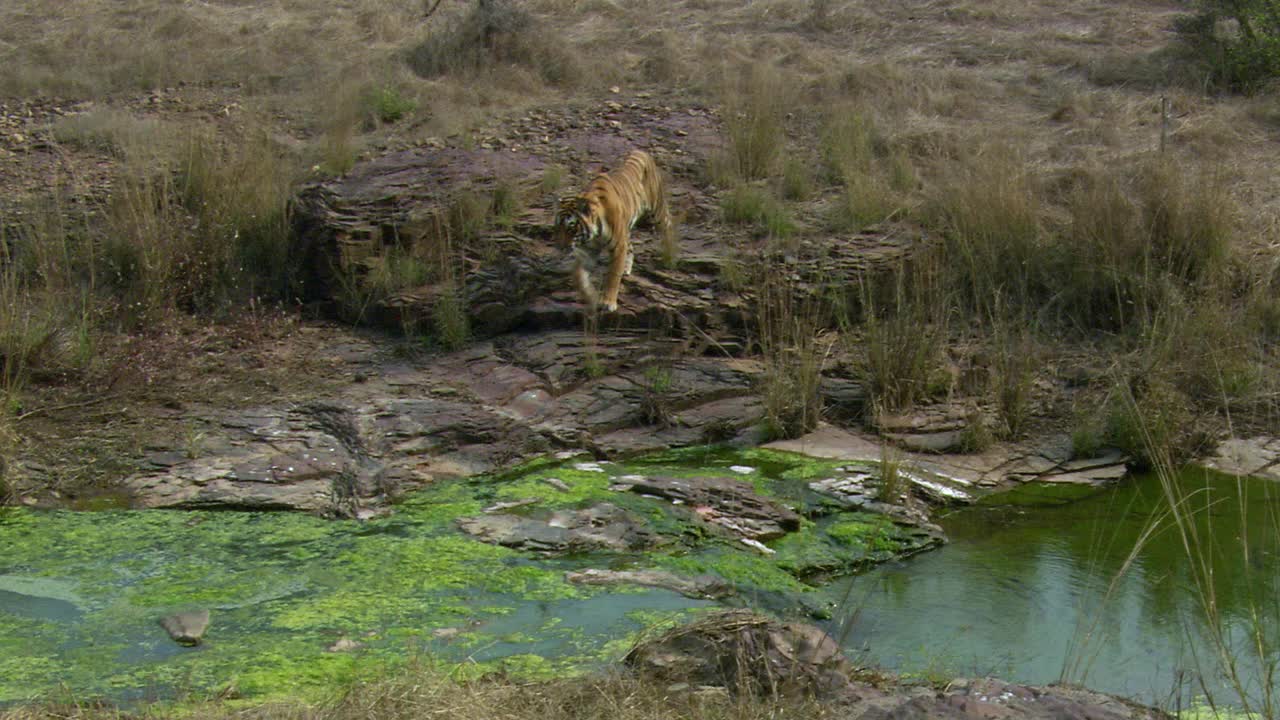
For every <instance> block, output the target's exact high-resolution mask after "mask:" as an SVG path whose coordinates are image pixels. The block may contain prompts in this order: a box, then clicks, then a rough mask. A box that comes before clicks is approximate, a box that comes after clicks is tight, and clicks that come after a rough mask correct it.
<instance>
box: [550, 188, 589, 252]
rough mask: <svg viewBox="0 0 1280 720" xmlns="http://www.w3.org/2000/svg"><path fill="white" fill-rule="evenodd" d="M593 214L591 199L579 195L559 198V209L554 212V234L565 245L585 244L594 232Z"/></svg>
mask: <svg viewBox="0 0 1280 720" xmlns="http://www.w3.org/2000/svg"><path fill="white" fill-rule="evenodd" d="M594 214H595V213H593V212H592V204H591V201H590V200H588V199H587V198H585V197H582V196H581V195H578V196H576V197H567V198H560V210H559V212H557V213H556V236H557V237H558V238H559V239H560V241H561V242H562V243H564V244H565V245H570V246H575V247H576V246H578V245H586V244H587V243H588V242H590V241H591V238H592V236H593V235H595V233H596V227H597V223H596V221H595V218H594Z"/></svg>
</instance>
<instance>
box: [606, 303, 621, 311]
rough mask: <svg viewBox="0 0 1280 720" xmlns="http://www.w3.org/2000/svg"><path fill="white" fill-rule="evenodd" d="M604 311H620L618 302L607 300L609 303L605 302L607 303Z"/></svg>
mask: <svg viewBox="0 0 1280 720" xmlns="http://www.w3.org/2000/svg"><path fill="white" fill-rule="evenodd" d="M604 311H605V312H617V311H618V303H616V302H607V303H605V304H604Z"/></svg>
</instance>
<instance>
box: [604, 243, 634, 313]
mask: <svg viewBox="0 0 1280 720" xmlns="http://www.w3.org/2000/svg"><path fill="white" fill-rule="evenodd" d="M630 255H631V242H630V237H628V233H626V232H620V233H618V234H617V242H616V243H615V244H614V246H613V257H612V258H611V259H610V261H609V275H608V277H607V278H605V282H604V309H605V310H607V311H609V312H613V311H615V310H617V309H618V291H619V290H621V289H622V276H623V274H625V273H626V271H627V265H628V264H629V263H628V262H627V259H628V257H629V256H630Z"/></svg>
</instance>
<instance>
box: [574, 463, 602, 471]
mask: <svg viewBox="0 0 1280 720" xmlns="http://www.w3.org/2000/svg"><path fill="white" fill-rule="evenodd" d="M573 469H574V470H579V471H581V472H604V468H602V467H600V463H596V462H580V463H574V464H573Z"/></svg>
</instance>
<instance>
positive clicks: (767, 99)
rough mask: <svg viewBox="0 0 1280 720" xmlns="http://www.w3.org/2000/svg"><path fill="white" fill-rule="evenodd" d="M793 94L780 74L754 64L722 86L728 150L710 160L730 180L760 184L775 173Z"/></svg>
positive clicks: (764, 65)
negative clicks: (729, 177)
mask: <svg viewBox="0 0 1280 720" xmlns="http://www.w3.org/2000/svg"><path fill="white" fill-rule="evenodd" d="M792 99H794V98H793V93H792V92H791V91H790V89H789V87H788V84H787V82H786V79H785V78H784V77H783V75H782V73H781V72H780V71H778V70H777V69H776V68H774V67H773V66H772V65H769V64H767V63H763V62H758V63H753V64H750V65H746V66H744V67H741V68H739V69H738V71H737V73H736V75H731V76H730V77H729V78H728V79H727V80H726V82H725V90H724V130H725V133H726V134H727V135H728V140H729V147H728V148H727V149H726V151H725V153H724V154H723V155H722V156H720V157H719V158H715V159H714V160H715V161H717V162H720V163H722V164H723V167H724V170H727V171H728V172H729V173H731V174H732V176H733V177H736V178H739V179H742V180H761V179H764V178H766V177H769V176H770V175H772V174H773V172H774V171H775V170H776V168H777V165H778V159H779V157H780V156H781V154H782V149H783V147H784V146H785V144H786V133H785V128H784V124H783V123H784V119H785V118H786V114H787V112H788V111H789V108H790V106H791V104H790V100H792Z"/></svg>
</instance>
